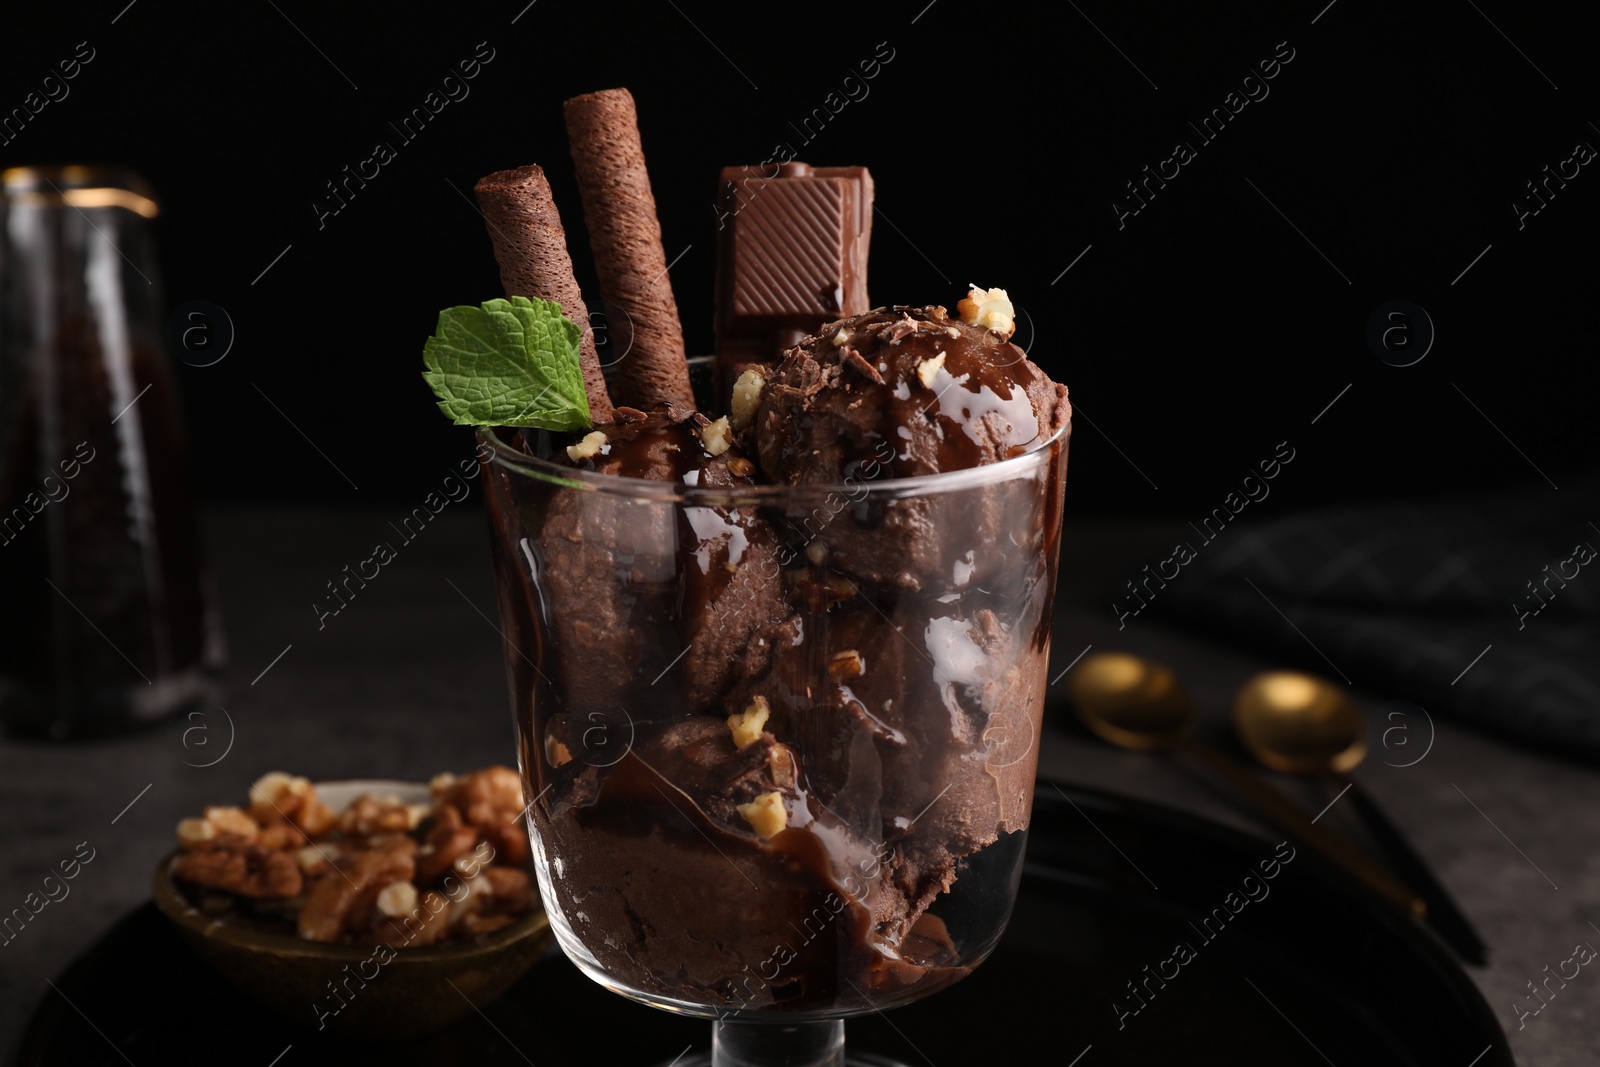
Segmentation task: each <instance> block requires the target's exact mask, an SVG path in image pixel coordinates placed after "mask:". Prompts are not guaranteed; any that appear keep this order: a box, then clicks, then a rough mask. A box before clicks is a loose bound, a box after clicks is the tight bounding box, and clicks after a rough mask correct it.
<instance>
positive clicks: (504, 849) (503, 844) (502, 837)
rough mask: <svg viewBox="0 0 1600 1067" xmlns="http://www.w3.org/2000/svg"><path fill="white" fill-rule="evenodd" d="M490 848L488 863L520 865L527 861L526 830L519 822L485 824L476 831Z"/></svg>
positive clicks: (507, 865)
mask: <svg viewBox="0 0 1600 1067" xmlns="http://www.w3.org/2000/svg"><path fill="white" fill-rule="evenodd" d="M478 832H479V833H480V834H482V835H483V842H484V844H486V845H488V846H489V848H490V850H491V851H490V857H491V858H490V860H489V862H490V863H498V864H501V865H503V866H506V867H521V866H522V865H523V864H524V863H527V862H528V854H529V853H528V831H527V830H526V829H525V828H524V827H523V826H522V824H521V823H514V822H513V823H505V824H504V825H501V826H487V827H484V828H483V829H482V830H480V831H478Z"/></svg>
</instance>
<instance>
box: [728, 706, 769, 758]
mask: <svg viewBox="0 0 1600 1067" xmlns="http://www.w3.org/2000/svg"><path fill="white" fill-rule="evenodd" d="M770 714H772V707H771V705H769V704H768V703H767V698H766V697H762V696H758V697H756V698H755V699H753V700H752V701H751V702H750V706H749V707H748V708H745V709H744V711H742V712H740V713H739V714H737V715H729V716H728V729H730V730H732V731H733V743H734V745H735V747H737V748H744V747H745V746H746V745H753V744H755V743H756V742H757V741H759V740H761V732H762V731H763V730H764V729H765V728H766V725H767V716H769V715H770Z"/></svg>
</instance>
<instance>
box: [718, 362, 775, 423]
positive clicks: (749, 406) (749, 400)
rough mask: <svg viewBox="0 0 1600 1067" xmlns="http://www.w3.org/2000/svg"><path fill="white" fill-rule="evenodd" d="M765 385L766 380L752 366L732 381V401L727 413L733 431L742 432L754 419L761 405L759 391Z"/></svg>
mask: <svg viewBox="0 0 1600 1067" xmlns="http://www.w3.org/2000/svg"><path fill="white" fill-rule="evenodd" d="M766 387H767V380H766V379H765V378H763V377H762V376H761V372H760V371H758V370H755V369H754V368H752V369H750V370H747V371H745V372H744V373H743V374H741V375H739V380H738V381H736V382H734V383H733V403H732V404H730V405H729V407H728V413H729V417H730V419H731V421H732V425H733V429H734V432H735V433H741V432H743V430H744V428H745V427H746V426H749V425H750V423H751V422H753V421H754V420H755V417H756V411H757V409H759V408H760V407H761V391H762V390H763V389H765V388H766Z"/></svg>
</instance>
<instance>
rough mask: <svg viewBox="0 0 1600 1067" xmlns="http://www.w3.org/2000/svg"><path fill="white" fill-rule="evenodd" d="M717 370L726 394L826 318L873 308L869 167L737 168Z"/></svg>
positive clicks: (726, 206) (727, 197)
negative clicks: (869, 271)
mask: <svg viewBox="0 0 1600 1067" xmlns="http://www.w3.org/2000/svg"><path fill="white" fill-rule="evenodd" d="M718 218H719V220H720V232H719V234H718V245H717V311H716V334H717V368H718V371H719V376H720V379H721V382H722V386H721V389H722V393H723V395H727V391H728V389H729V387H730V386H731V383H732V382H733V381H734V380H735V379H736V378H738V376H739V374H740V373H741V372H742V371H743V370H744V369H745V368H746V367H747V366H749V365H750V364H752V363H758V364H767V363H775V362H777V360H778V359H779V357H780V356H781V354H782V352H783V350H784V349H786V348H789V347H791V346H793V345H795V344H797V343H798V342H799V341H800V339H801V338H802V337H804V336H805V335H807V334H810V333H815V332H816V331H817V329H818V328H819V327H820V326H821V325H822V324H823V323H824V322H828V321H830V320H833V319H838V318H844V317H845V316H848V315H859V314H860V313H862V312H864V311H868V310H870V309H871V307H872V304H871V302H870V301H869V300H868V298H867V245H868V242H869V240H870V239H871V236H872V175H871V174H869V173H868V172H867V168H865V167H811V166H808V165H806V164H805V163H798V162H796V163H784V164H781V165H779V166H778V168H777V173H776V175H775V176H771V175H768V174H766V173H763V171H762V170H761V169H760V168H755V167H728V168H726V169H724V170H723V172H722V181H721V184H720V186H719V194H718Z"/></svg>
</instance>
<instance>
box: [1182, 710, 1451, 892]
mask: <svg viewBox="0 0 1600 1067" xmlns="http://www.w3.org/2000/svg"><path fill="white" fill-rule="evenodd" d="M1177 747H1178V748H1179V749H1180V750H1181V751H1183V752H1187V753H1189V754H1190V755H1192V756H1195V757H1196V758H1198V759H1199V760H1200V761H1201V762H1202V763H1204V764H1205V765H1206V766H1208V767H1210V768H1211V769H1212V770H1213V771H1215V772H1216V773H1217V775H1218V776H1219V777H1221V778H1222V779H1223V780H1225V781H1226V782H1227V783H1228V784H1229V785H1230V786H1232V787H1233V788H1234V790H1235V791H1237V792H1238V793H1240V794H1242V795H1243V796H1244V797H1245V798H1246V799H1248V800H1249V801H1250V802H1251V803H1253V804H1255V806H1256V807H1257V808H1259V809H1260V811H1261V813H1262V814H1263V815H1265V816H1266V817H1267V818H1268V819H1270V820H1272V822H1274V823H1276V824H1277V825H1278V827H1279V829H1282V830H1285V831H1287V832H1288V833H1290V834H1292V835H1293V836H1294V837H1295V838H1296V839H1298V840H1299V841H1300V843H1301V844H1304V845H1308V846H1310V847H1311V848H1313V849H1315V850H1316V851H1318V852H1320V853H1322V855H1323V856H1324V857H1325V858H1326V859H1328V860H1330V861H1331V862H1333V863H1334V864H1336V865H1338V866H1340V867H1343V868H1344V869H1345V872H1346V873H1348V874H1351V875H1353V876H1355V877H1356V878H1358V879H1360V880H1361V881H1363V882H1365V883H1366V884H1367V886H1368V887H1369V888H1371V889H1372V890H1374V891H1375V892H1377V893H1378V894H1380V895H1382V896H1384V897H1387V898H1389V899H1390V900H1392V901H1394V902H1395V903H1396V904H1398V905H1400V907H1401V908H1403V909H1405V910H1406V911H1408V912H1410V913H1411V914H1413V915H1415V916H1417V917H1418V918H1421V917H1422V916H1423V915H1425V914H1426V913H1427V905H1426V904H1424V903H1423V901H1422V899H1421V898H1420V897H1418V896H1416V894H1414V893H1412V892H1411V891H1410V890H1409V889H1407V888H1406V887H1405V886H1403V885H1401V884H1400V883H1399V882H1397V881H1395V880H1394V879H1393V878H1391V877H1390V876H1389V875H1388V874H1387V873H1385V872H1384V870H1383V869H1382V868H1381V867H1379V866H1378V865H1377V864H1376V863H1374V862H1372V861H1371V860H1370V859H1368V858H1367V857H1366V856H1365V855H1364V854H1362V852H1361V851H1360V850H1359V849H1357V848H1356V847H1355V846H1354V845H1351V844H1349V843H1348V842H1346V841H1345V840H1344V839H1343V838H1341V837H1338V836H1336V835H1334V834H1332V833H1330V832H1329V831H1327V830H1324V829H1322V828H1321V827H1320V826H1318V825H1317V824H1316V823H1314V822H1312V821H1311V820H1310V819H1308V818H1306V815H1305V813H1304V812H1302V811H1301V810H1300V809H1299V808H1297V807H1295V806H1294V805H1293V804H1291V803H1290V802H1289V801H1288V800H1286V799H1285V798H1284V796H1283V794H1282V793H1279V792H1278V791H1277V790H1276V789H1273V788H1272V787H1271V786H1268V785H1266V784H1265V783H1264V782H1262V781H1261V780H1260V779H1258V778H1256V777H1254V776H1253V775H1251V774H1250V773H1249V772H1248V771H1246V770H1245V769H1244V768H1243V767H1241V766H1239V764H1237V763H1235V762H1234V761H1233V760H1231V759H1229V758H1228V757H1227V756H1225V755H1223V754H1222V753H1221V752H1218V751H1216V750H1215V749H1212V748H1208V747H1206V746H1205V745H1202V744H1200V743H1199V742H1198V741H1195V740H1193V739H1192V738H1184V739H1183V740H1182V741H1180V742H1179V743H1178V745H1177Z"/></svg>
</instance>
